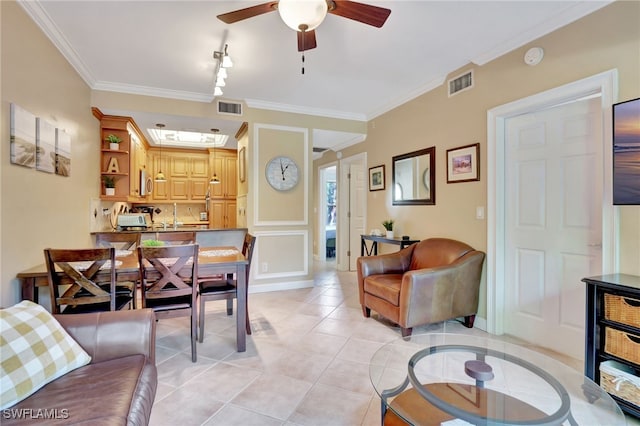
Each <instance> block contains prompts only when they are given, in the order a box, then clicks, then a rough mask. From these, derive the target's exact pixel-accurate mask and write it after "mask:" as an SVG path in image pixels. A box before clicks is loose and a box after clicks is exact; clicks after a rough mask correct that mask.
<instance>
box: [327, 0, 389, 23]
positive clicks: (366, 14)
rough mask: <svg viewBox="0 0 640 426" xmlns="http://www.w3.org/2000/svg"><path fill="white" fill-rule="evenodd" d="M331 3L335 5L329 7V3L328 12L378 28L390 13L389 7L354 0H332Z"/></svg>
mask: <svg viewBox="0 0 640 426" xmlns="http://www.w3.org/2000/svg"><path fill="white" fill-rule="evenodd" d="M332 3H334V4H335V6H334V7H333V8H331V5H330V7H329V13H331V14H334V15H338V16H342V17H343V18H348V19H353V20H354V21H358V22H362V23H363V24H367V25H372V26H374V27H378V28H380V27H382V26H383V25H384V23H385V22H386V21H387V18H388V17H389V15H390V14H391V10H389V9H385V8H383V7H378V6H372V5H370V4H364V3H358V2H355V1H348V0H334V1H333V2H332Z"/></svg>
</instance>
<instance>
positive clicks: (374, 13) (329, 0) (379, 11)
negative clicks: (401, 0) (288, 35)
mask: <svg viewBox="0 0 640 426" xmlns="http://www.w3.org/2000/svg"><path fill="white" fill-rule="evenodd" d="M275 10H277V11H278V12H279V13H280V17H281V18H282V20H283V21H284V22H285V24H287V25H288V26H289V27H290V28H292V29H293V30H295V31H297V32H298V51H299V52H304V51H305V50H309V49H314V48H316V47H317V44H316V32H315V29H316V28H317V27H318V25H320V24H321V23H322V21H323V20H324V18H325V17H326V16H327V13H331V14H333V15H338V16H342V17H343V18H347V19H353V20H354V21H358V22H362V23H363V24H367V25H371V26H374V27H377V28H380V27H382V26H383V25H384V23H385V22H386V20H387V18H388V17H389V14H390V13H391V10H389V9H385V8H382V7H378V6H372V5H369V4H364V3H357V2H355V1H348V0H279V1H270V2H268V3H262V4H259V5H256V6H251V7H247V8H244V9H239V10H234V11H233V12H228V13H223V14H222V15H218V19H220V20H221V21H222V22H224V23H226V24H233V23H234V22H238V21H242V20H244V19H248V18H253V17H254V16H258V15H262V14H265V13H269V12H273V11H275Z"/></svg>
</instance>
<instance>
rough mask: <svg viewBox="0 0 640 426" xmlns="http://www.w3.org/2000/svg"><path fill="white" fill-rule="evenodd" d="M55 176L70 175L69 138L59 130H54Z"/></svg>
mask: <svg viewBox="0 0 640 426" xmlns="http://www.w3.org/2000/svg"><path fill="white" fill-rule="evenodd" d="M56 174H57V175H60V176H69V175H71V136H69V134H68V133H66V132H65V131H64V130H61V129H56Z"/></svg>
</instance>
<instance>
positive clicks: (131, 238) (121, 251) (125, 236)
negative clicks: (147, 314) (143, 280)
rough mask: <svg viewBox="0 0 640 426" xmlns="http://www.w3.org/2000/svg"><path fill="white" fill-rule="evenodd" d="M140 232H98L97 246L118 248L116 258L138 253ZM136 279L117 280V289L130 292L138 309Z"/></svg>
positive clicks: (134, 306)
mask: <svg viewBox="0 0 640 426" xmlns="http://www.w3.org/2000/svg"><path fill="white" fill-rule="evenodd" d="M140 238H141V234H140V232H106V233H100V234H96V247H113V248H115V249H116V258H117V257H118V256H119V255H122V256H127V255H129V254H131V253H133V254H134V255H137V252H136V250H137V248H138V246H140ZM136 287H137V282H136V281H117V282H116V291H117V292H118V293H126V292H130V293H131V296H132V299H133V309H137V307H138V302H137V297H136Z"/></svg>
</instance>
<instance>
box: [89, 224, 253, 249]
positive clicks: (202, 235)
mask: <svg viewBox="0 0 640 426" xmlns="http://www.w3.org/2000/svg"><path fill="white" fill-rule="evenodd" d="M175 231H189V232H191V231H193V232H195V233H196V243H198V244H199V245H201V246H203V247H229V246H234V247H236V248H237V249H238V250H242V244H243V243H244V236H245V234H246V233H247V232H248V229H247V228H224V229H201V228H198V226H197V225H191V226H189V225H187V226H184V225H183V226H178V227H177V228H176V229H173V226H168V225H167V229H166V230H165V229H163V227H162V225H161V226H160V228H159V229H156V228H154V229H151V228H148V229H145V230H138V231H136V230H127V231H102V232H92V233H91V235H98V234H112V233H114V232H119V233H126V234H129V233H133V232H139V233H140V234H142V240H143V241H144V240H154V239H155V234H156V233H157V232H175Z"/></svg>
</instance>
